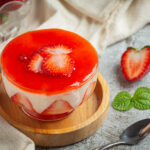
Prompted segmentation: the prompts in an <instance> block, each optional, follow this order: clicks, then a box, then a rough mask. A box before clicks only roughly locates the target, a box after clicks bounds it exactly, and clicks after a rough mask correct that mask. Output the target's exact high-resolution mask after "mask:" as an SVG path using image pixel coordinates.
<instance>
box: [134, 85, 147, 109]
mask: <svg viewBox="0 0 150 150" xmlns="http://www.w3.org/2000/svg"><path fill="white" fill-rule="evenodd" d="M132 100H133V102H134V107H135V108H137V109H141V110H146V109H150V88H147V87H140V88H138V89H137V90H136V91H135V93H134V96H133V98H132Z"/></svg>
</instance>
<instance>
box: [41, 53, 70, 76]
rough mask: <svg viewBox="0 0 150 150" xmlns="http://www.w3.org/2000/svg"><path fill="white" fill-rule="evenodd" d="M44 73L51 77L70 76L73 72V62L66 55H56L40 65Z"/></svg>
mask: <svg viewBox="0 0 150 150" xmlns="http://www.w3.org/2000/svg"><path fill="white" fill-rule="evenodd" d="M42 69H43V70H44V72H46V73H48V74H51V75H53V76H58V75H60V76H61V75H63V76H68V77H69V76H70V75H71V73H72V71H73V61H72V60H71V58H70V56H68V55H66V54H56V55H52V56H50V57H47V58H45V59H44V61H43V63H42Z"/></svg>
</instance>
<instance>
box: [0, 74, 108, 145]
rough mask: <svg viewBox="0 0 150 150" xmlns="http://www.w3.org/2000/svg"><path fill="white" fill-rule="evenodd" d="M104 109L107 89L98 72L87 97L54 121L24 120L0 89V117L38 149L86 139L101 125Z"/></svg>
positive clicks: (106, 105)
mask: <svg viewBox="0 0 150 150" xmlns="http://www.w3.org/2000/svg"><path fill="white" fill-rule="evenodd" d="M108 107H109V89H108V86H107V83H106V81H105V80H104V78H103V77H102V75H101V74H100V73H98V82H97V85H96V88H95V91H94V93H93V94H92V95H91V97H90V98H89V99H88V100H87V101H86V102H84V103H83V104H82V105H81V106H79V107H78V108H77V109H76V110H75V111H74V112H73V113H72V114H71V115H69V116H68V117H67V118H65V119H63V120H60V121H55V122H45V121H39V120H35V119H32V118H30V117H28V116H27V115H26V114H24V113H23V112H22V110H21V109H20V108H19V107H18V106H16V105H15V104H14V103H13V102H12V101H11V100H10V99H9V98H8V96H7V95H6V93H5V92H4V90H3V87H2V84H1V86H0V115H1V116H2V117H3V118H4V119H6V120H7V121H8V122H9V123H10V124H12V125H13V126H14V127H16V128H17V129H19V130H20V131H22V132H23V133H24V134H26V135H27V136H28V137H30V138H31V139H32V140H33V141H34V142H35V144H36V145H39V146H50V147H56V146H65V145H69V144H73V143H76V142H79V141H81V140H83V139H85V138H87V137H88V136H90V135H91V134H93V133H94V132H95V131H96V130H97V129H98V128H99V127H100V126H101V125H102V123H103V121H104V119H105V117H106V115H107V111H108Z"/></svg>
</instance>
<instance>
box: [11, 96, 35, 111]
mask: <svg viewBox="0 0 150 150" xmlns="http://www.w3.org/2000/svg"><path fill="white" fill-rule="evenodd" d="M11 99H12V100H13V101H14V102H15V103H16V104H17V105H19V106H20V107H24V108H25V109H27V110H30V111H33V112H35V111H34V109H33V107H32V104H31V103H30V101H29V100H28V98H27V97H25V96H24V95H22V94H20V93H16V94H15V95H13V96H12V97H11Z"/></svg>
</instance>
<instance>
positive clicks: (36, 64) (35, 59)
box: [27, 53, 43, 73]
mask: <svg viewBox="0 0 150 150" xmlns="http://www.w3.org/2000/svg"><path fill="white" fill-rule="evenodd" d="M42 61H43V57H42V56H41V55H40V54H38V53H34V54H33V56H32V57H31V58H30V61H29V63H28V65H27V69H28V70H29V71H31V72H34V73H38V72H40V71H41V64H42Z"/></svg>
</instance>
